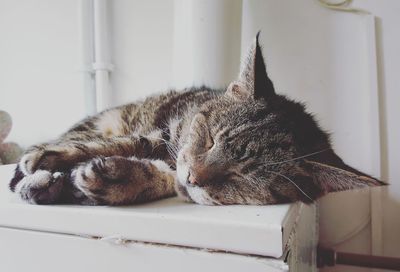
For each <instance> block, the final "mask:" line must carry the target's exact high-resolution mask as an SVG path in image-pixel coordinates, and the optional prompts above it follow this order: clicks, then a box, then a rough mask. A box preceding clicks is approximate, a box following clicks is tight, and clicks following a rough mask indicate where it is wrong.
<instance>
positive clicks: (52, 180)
mask: <svg viewBox="0 0 400 272" xmlns="http://www.w3.org/2000/svg"><path fill="white" fill-rule="evenodd" d="M64 178H65V177H64V174H62V173H60V172H56V173H51V172H49V171H46V170H38V171H36V172H35V173H33V174H32V175H27V176H25V177H24V178H23V179H22V180H20V182H19V183H18V184H17V185H16V186H15V192H16V193H17V194H19V195H20V197H21V198H22V199H23V200H26V201H28V202H29V203H32V204H51V203H55V202H56V201H57V200H58V199H59V197H60V195H61V192H62V189H63V186H64Z"/></svg>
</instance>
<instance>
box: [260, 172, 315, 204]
mask: <svg viewBox="0 0 400 272" xmlns="http://www.w3.org/2000/svg"><path fill="white" fill-rule="evenodd" d="M267 172H270V173H273V174H275V175H278V176H280V177H283V178H285V179H286V180H288V181H290V182H291V183H292V184H293V185H294V186H296V188H297V189H299V191H300V192H302V193H303V195H305V196H306V197H307V198H308V199H309V200H311V201H314V199H312V198H311V197H310V196H309V195H307V194H306V193H305V192H304V191H303V190H302V189H301V188H300V187H299V186H298V185H297V184H296V183H295V182H294V181H293V180H291V179H290V178H289V177H287V176H285V175H283V174H281V173H278V172H274V171H267Z"/></svg>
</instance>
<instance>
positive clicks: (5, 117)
mask: <svg viewBox="0 0 400 272" xmlns="http://www.w3.org/2000/svg"><path fill="white" fill-rule="evenodd" d="M11 127H12V120H11V116H10V115H9V114H8V113H7V112H5V111H2V110H0V143H2V142H3V141H4V140H5V138H6V137H7V136H8V134H9V133H10V131H11Z"/></svg>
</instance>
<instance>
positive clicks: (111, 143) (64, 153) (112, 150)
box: [10, 136, 168, 204]
mask: <svg viewBox="0 0 400 272" xmlns="http://www.w3.org/2000/svg"><path fill="white" fill-rule="evenodd" d="M167 153H168V152H167V151H166V147H165V145H164V142H163V141H162V140H160V139H154V138H151V139H148V138H145V137H139V136H129V137H114V138H97V139H93V140H92V141H90V142H81V141H72V140H69V141H64V142H63V141H60V142H57V143H48V144H44V145H39V146H34V147H32V148H30V149H29V150H28V151H27V152H26V153H25V155H24V156H23V157H22V159H21V161H20V163H19V164H18V166H17V168H16V170H15V175H14V178H13V179H12V180H11V182H10V189H11V191H13V192H16V193H17V194H19V195H20V196H21V198H22V199H25V200H27V201H28V202H31V203H37V204H50V203H60V202H68V203H71V202H72V203H74V202H77V201H80V202H81V201H82V199H80V198H79V192H76V190H75V188H74V187H73V186H71V184H70V182H69V181H70V180H69V178H66V177H69V175H70V173H71V170H72V169H73V168H75V167H76V165H77V164H78V163H82V162H86V161H88V160H90V159H92V158H95V157H97V156H113V155H119V156H124V157H129V156H132V155H135V156H138V157H156V158H164V157H165V156H166V154H167ZM45 173H46V174H45ZM53 175H55V176H56V177H57V179H55V178H53ZM61 177H62V181H61ZM59 187H60V188H59ZM75 193H76V194H77V195H75ZM85 201H86V200H85Z"/></svg>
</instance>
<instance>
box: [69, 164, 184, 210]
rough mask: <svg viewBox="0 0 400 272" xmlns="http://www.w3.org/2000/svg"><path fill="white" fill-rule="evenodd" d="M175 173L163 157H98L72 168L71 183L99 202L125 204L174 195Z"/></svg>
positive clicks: (103, 203)
mask: <svg viewBox="0 0 400 272" xmlns="http://www.w3.org/2000/svg"><path fill="white" fill-rule="evenodd" d="M175 179H176V173H175V171H173V170H172V169H171V168H170V167H169V166H168V164H166V163H165V162H164V161H161V160H151V159H137V158H136V157H130V158H125V157H120V156H112V157H105V158H103V157H99V158H95V159H92V160H91V161H89V162H87V163H83V164H81V165H80V166H78V167H77V168H76V169H74V170H73V172H72V174H71V180H72V183H73V184H74V185H75V187H76V188H78V189H79V190H81V191H82V192H83V193H84V194H85V195H86V196H87V197H88V198H89V199H91V200H93V201H94V202H95V203H96V204H100V205H101V204H102V205H124V204H132V203H141V202H147V201H151V200H156V199H160V198H165V197H170V196H173V195H175V189H174V186H175Z"/></svg>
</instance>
